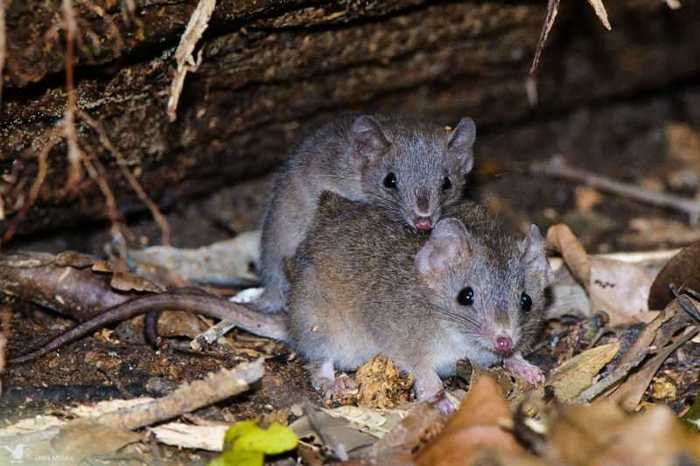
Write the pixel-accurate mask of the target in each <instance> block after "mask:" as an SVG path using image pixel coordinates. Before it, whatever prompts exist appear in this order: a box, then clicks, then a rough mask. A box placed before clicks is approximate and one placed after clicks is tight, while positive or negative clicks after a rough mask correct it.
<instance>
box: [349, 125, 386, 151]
mask: <svg viewBox="0 0 700 466" xmlns="http://www.w3.org/2000/svg"><path fill="white" fill-rule="evenodd" d="M350 138H351V140H352V143H353V146H354V148H355V151H356V152H357V153H358V154H359V155H361V156H363V157H367V158H374V157H377V156H378V155H379V154H381V153H382V152H384V151H385V150H386V149H387V147H389V144H390V143H389V140H388V139H387V138H386V136H385V135H384V131H383V130H382V127H381V125H380V124H379V122H378V121H377V119H376V118H374V117H373V116H371V115H360V116H359V117H357V118H355V121H353V123H352V127H351V128H350Z"/></svg>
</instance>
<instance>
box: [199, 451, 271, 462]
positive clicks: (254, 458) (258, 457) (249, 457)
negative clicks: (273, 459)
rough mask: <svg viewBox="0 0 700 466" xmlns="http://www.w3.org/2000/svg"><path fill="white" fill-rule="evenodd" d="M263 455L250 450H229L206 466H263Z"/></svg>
mask: <svg viewBox="0 0 700 466" xmlns="http://www.w3.org/2000/svg"><path fill="white" fill-rule="evenodd" d="M264 462H265V454H264V453H262V452H260V451H252V450H229V451H227V452H224V453H222V454H221V455H219V456H218V457H216V458H214V460H212V461H210V462H209V465H208V466H263V463H264Z"/></svg>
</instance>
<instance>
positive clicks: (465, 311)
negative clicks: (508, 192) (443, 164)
mask: <svg viewBox="0 0 700 466" xmlns="http://www.w3.org/2000/svg"><path fill="white" fill-rule="evenodd" d="M447 214H449V215H453V216H455V218H456V219H455V218H447V219H443V220H441V221H440V222H439V223H438V224H437V225H436V226H435V229H434V230H433V233H432V235H431V237H430V238H428V239H426V236H427V235H416V234H414V233H413V232H411V231H410V230H408V229H407V228H405V227H404V226H403V225H402V224H401V222H400V221H399V220H398V219H396V218H392V217H391V216H390V215H387V213H386V211H385V209H384V208H383V207H382V206H374V207H369V206H366V205H362V204H360V203H356V202H351V201H348V200H345V199H342V198H339V197H338V196H335V195H332V194H329V193H324V195H323V196H322V198H321V205H320V207H319V212H318V216H317V218H316V220H315V222H314V225H313V226H312V228H311V230H310V234H309V235H308V237H307V239H306V240H305V241H304V242H303V243H302V245H301V246H300V248H299V253H298V254H297V259H296V261H295V262H294V264H293V266H292V267H291V271H290V273H291V280H292V283H293V286H292V289H291V293H290V300H289V313H290V325H289V331H290V337H291V341H292V343H293V344H294V345H295V346H296V348H297V350H298V351H299V352H300V353H301V354H302V355H303V356H304V357H305V358H307V359H308V360H309V361H311V362H312V365H314V366H317V367H321V366H324V365H325V367H326V372H325V373H323V374H320V375H318V374H317V376H316V385H319V386H323V385H324V384H327V383H329V381H328V380H326V381H323V380H319V379H322V378H325V379H327V378H328V373H327V372H328V371H327V368H328V367H329V362H330V363H331V364H332V366H330V367H335V368H337V369H341V370H351V369H355V368H357V367H358V366H360V365H361V364H363V363H364V362H366V361H367V360H368V359H369V358H371V357H372V356H374V355H375V354H378V353H382V354H385V355H387V356H388V357H390V358H392V359H393V360H394V361H395V362H396V363H397V364H398V365H399V367H401V368H402V369H403V370H407V371H409V372H412V373H414V374H415V375H416V391H417V393H418V395H419V396H420V397H421V398H426V397H429V396H431V395H434V394H435V393H436V392H437V391H439V390H440V389H441V386H442V385H441V382H440V378H439V377H438V374H440V375H448V374H452V373H454V371H455V362H456V361H457V359H460V358H464V357H467V358H469V359H470V360H471V361H472V362H474V363H476V364H480V365H484V366H489V365H492V364H495V363H498V362H500V361H501V360H502V359H503V358H502V356H500V355H498V354H496V353H495V352H494V350H493V343H492V341H493V340H494V338H495V335H496V333H499V332H500V333H502V334H505V335H507V336H509V337H510V338H512V340H513V342H514V354H515V355H517V356H518V357H520V358H521V356H520V351H521V350H522V349H524V348H525V347H527V345H528V343H529V342H530V340H531V338H532V336H533V335H534V332H535V331H536V330H537V329H538V327H539V324H540V323H541V320H542V314H543V308H544V303H545V301H544V288H545V286H546V285H547V283H548V272H547V270H548V269H547V268H548V265H547V262H546V259H545V257H544V250H543V243H542V241H541V236H539V232H538V231H537V234H535V233H533V232H534V231H535V230H536V227H535V230H533V231H531V233H530V234H529V235H528V236H527V237H525V238H523V237H522V235H520V236H519V235H516V234H514V233H512V232H510V231H509V230H507V229H506V228H504V227H503V226H502V225H501V224H500V223H499V222H498V221H496V220H494V219H492V218H491V217H490V216H489V215H488V214H487V213H486V211H485V210H484V209H483V208H482V207H480V206H478V205H475V204H473V203H465V204H462V205H460V206H459V207H457V208H453V209H450V210H449V211H448V212H446V215H447ZM464 225H468V227H467V228H466V229H465V228H464ZM466 286H471V287H472V288H473V289H474V294H475V303H474V305H473V306H472V307H468V308H467V307H465V306H461V305H459V304H458V302H457V295H458V294H459V292H460V290H462V289H463V288H465V287H466ZM523 291H526V292H527V293H528V294H529V295H530V296H531V298H532V302H533V306H532V310H531V311H530V312H529V313H527V314H525V313H523V312H521V310H520V297H521V293H522V292H523ZM521 360H522V359H521ZM522 361H524V360H522ZM525 364H528V363H526V362H525Z"/></svg>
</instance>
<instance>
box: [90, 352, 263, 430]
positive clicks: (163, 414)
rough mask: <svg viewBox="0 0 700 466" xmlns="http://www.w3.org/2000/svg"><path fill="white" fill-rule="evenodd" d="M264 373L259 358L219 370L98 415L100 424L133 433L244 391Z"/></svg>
mask: <svg viewBox="0 0 700 466" xmlns="http://www.w3.org/2000/svg"><path fill="white" fill-rule="evenodd" d="M264 372H265V368H264V366H263V360H262V359H258V360H256V361H253V362H251V363H243V364H240V365H238V366H236V367H235V368H233V369H221V370H220V371H219V372H217V373H215V374H209V375H208V376H207V378H206V379H204V380H195V381H194V382H192V383H188V384H185V385H183V386H181V387H180V388H178V389H177V390H175V391H174V392H172V393H171V394H169V395H167V396H165V397H163V398H159V399H157V400H154V401H152V402H150V403H144V404H140V405H137V406H134V407H132V408H125V409H122V410H119V411H117V412H115V413H113V414H106V415H104V416H101V417H100V419H99V422H100V423H101V424H104V425H108V426H116V427H121V428H123V429H128V430H133V429H139V428H141V427H144V426H149V425H151V424H155V423H157V422H161V421H166V420H168V419H172V418H174V417H177V416H179V415H181V414H184V413H191V412H192V411H196V410H197V409H199V408H202V407H204V406H208V405H211V404H213V403H217V402H219V401H221V400H225V399H227V398H230V397H232V396H234V395H237V394H239V393H241V392H244V391H247V390H248V389H249V388H250V386H251V385H252V384H253V383H254V382H257V381H258V380H260V379H261V378H262V376H263V373H264Z"/></svg>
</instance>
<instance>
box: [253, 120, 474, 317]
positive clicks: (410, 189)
mask: <svg viewBox="0 0 700 466" xmlns="http://www.w3.org/2000/svg"><path fill="white" fill-rule="evenodd" d="M475 134H476V128H475V126H474V122H473V121H472V120H471V119H470V118H464V119H462V120H461V121H460V123H459V125H458V126H457V127H456V128H455V129H454V130H448V129H446V128H444V127H441V126H438V125H435V124H430V123H425V122H419V121H415V120H411V119H406V118H398V117H394V116H384V115H373V116H370V115H361V116H357V115H345V116H341V117H339V118H337V119H336V120H334V121H332V122H330V123H327V124H325V125H324V126H322V127H321V128H319V129H318V130H317V131H315V132H314V133H312V134H311V135H309V136H308V137H307V138H305V139H304V140H303V141H302V142H301V144H300V145H299V146H298V147H297V148H296V149H295V150H294V151H292V153H291V155H290V157H289V159H288V160H287V161H286V163H285V164H284V165H283V166H282V167H281V169H280V171H279V173H278V174H277V178H276V182H275V187H274V191H273V194H272V198H271V200H270V203H269V206H268V210H267V213H266V215H265V219H264V224H263V233H262V257H261V263H262V282H263V285H264V286H265V289H266V291H265V294H264V295H263V297H262V298H261V299H260V300H259V301H258V302H257V303H256V307H258V308H259V309H262V310H264V311H268V312H277V311H280V310H282V308H283V307H284V304H285V301H286V299H285V298H286V295H287V293H288V290H289V282H288V280H287V277H286V275H285V273H284V262H285V260H286V259H287V258H290V257H293V256H294V254H295V252H296V249H297V247H298V246H299V244H300V243H301V241H302V240H303V239H304V238H305V236H306V233H307V230H308V228H309V225H310V224H311V221H312V219H313V217H314V214H315V212H316V208H317V205H318V198H319V196H320V194H321V192H323V191H330V192H333V193H336V194H339V195H341V196H343V197H345V198H347V199H350V200H353V201H359V202H363V203H367V204H370V205H380V206H384V207H385V208H386V212H387V213H388V215H390V216H392V217H394V218H397V219H399V220H400V221H401V222H402V223H404V224H405V225H408V226H409V227H413V226H414V222H415V220H416V218H417V217H420V216H424V217H429V218H430V219H431V221H432V223H433V224H434V223H435V222H437V220H438V219H439V218H441V216H442V211H443V208H444V207H445V206H449V205H452V204H455V203H456V202H458V201H459V200H460V199H461V195H462V192H463V189H464V184H465V177H466V174H467V173H469V171H470V170H471V168H472V165H473V154H472V146H473V144H474V138H475ZM389 172H393V173H394V174H395V175H396V178H397V180H398V183H397V190H391V189H387V188H386V187H385V186H384V185H383V181H384V178H385V177H386V176H387V174H388V173H389ZM446 176H447V177H449V178H450V182H451V184H452V187H451V188H450V189H449V190H447V191H443V190H442V189H441V188H442V186H443V183H444V179H445V177H446Z"/></svg>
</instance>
